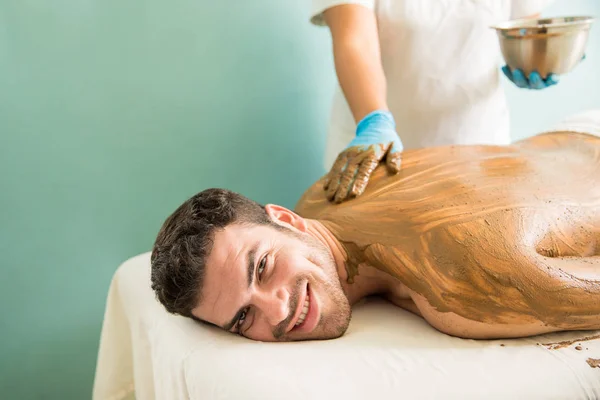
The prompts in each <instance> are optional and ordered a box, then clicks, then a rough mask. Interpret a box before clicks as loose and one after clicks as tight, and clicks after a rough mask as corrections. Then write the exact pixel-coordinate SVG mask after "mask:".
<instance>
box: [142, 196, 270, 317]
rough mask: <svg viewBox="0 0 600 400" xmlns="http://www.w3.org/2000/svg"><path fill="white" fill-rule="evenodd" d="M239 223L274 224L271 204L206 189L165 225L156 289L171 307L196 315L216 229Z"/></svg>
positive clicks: (156, 260) (157, 252)
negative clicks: (270, 212)
mask: <svg viewBox="0 0 600 400" xmlns="http://www.w3.org/2000/svg"><path fill="white" fill-rule="evenodd" d="M233 223H241V224H257V225H268V224H271V225H274V226H277V225H276V224H275V223H273V222H272V221H271V219H270V218H269V216H268V215H267V213H266V211H265V208H264V207H263V206H262V205H260V204H258V203H256V202H255V201H252V200H250V199H248V198H246V197H244V196H242V195H240V194H237V193H234V192H232V191H230V190H225V189H206V190H204V191H202V192H200V193H198V194H196V195H195V196H193V197H192V198H190V199H189V200H187V201H186V202H185V203H183V204H182V205H181V206H179V208H177V210H175V212H174V213H173V214H171V216H169V217H168V218H167V219H166V221H165V222H164V224H163V226H162V227H161V229H160V231H159V233H158V236H157V238H156V242H155V243H154V248H153V249H152V257H151V262H152V276H151V280H152V289H153V290H154V292H155V293H156V297H157V298H158V300H159V301H160V302H161V303H162V304H163V305H164V306H165V308H166V309H167V311H169V312H170V313H173V314H180V315H183V316H186V317H190V318H194V319H197V318H195V317H194V316H193V315H192V310H193V309H194V308H195V307H196V306H197V305H198V302H199V301H200V300H201V290H202V286H203V280H204V275H205V263H206V258H207V257H208V255H209V254H210V252H211V250H212V246H213V240H214V236H215V231H216V230H218V229H224V228H225V227H226V226H227V225H230V224H233Z"/></svg>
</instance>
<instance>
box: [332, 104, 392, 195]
mask: <svg viewBox="0 0 600 400" xmlns="http://www.w3.org/2000/svg"><path fill="white" fill-rule="evenodd" d="M402 149H403V146H402V142H401V141H400V138H399V137H398V134H397V133H396V124H395V122H394V117H393V116H392V114H391V113H390V112H389V111H374V112H372V113H370V114H368V115H367V116H366V117H364V118H363V119H362V120H361V121H360V122H359V123H358V126H357V127H356V137H355V138H354V139H353V140H352V141H351V142H350V144H349V145H348V147H346V149H345V150H344V151H342V152H341V153H340V155H339V156H338V158H337V159H336V161H335V163H334V164H333V167H332V168H331V171H329V174H328V175H327V178H326V180H325V186H324V188H325V191H326V195H327V198H328V199H329V200H330V201H335V202H336V203H341V202H343V201H344V200H347V199H350V198H353V197H356V196H360V195H361V194H362V193H363V192H364V191H365V188H366V187H367V183H368V182H369V178H370V177H371V174H372V173H373V171H374V170H375V167H377V165H378V164H379V163H380V162H381V161H382V160H383V159H384V158H385V163H386V165H387V167H388V170H389V171H390V172H392V173H397V172H398V171H399V170H400V155H401V152H402Z"/></svg>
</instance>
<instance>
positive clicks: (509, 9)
mask: <svg viewBox="0 0 600 400" xmlns="http://www.w3.org/2000/svg"><path fill="white" fill-rule="evenodd" d="M312 1H313V3H312V5H313V8H312V13H311V15H312V18H311V21H312V22H313V23H314V24H317V25H324V23H325V22H324V20H323V11H325V10H326V9H328V8H331V7H333V6H336V5H340V4H360V5H363V6H365V7H367V8H369V9H372V10H374V12H375V14H376V17H377V23H378V29H379V42H380V46H381V58H382V64H383V70H384V73H385V76H386V79H387V85H388V90H387V91H388V99H387V101H388V106H389V107H390V111H391V112H392V114H393V115H394V118H395V120H396V126H397V132H398V134H399V135H400V138H401V140H402V144H403V145H404V148H405V149H413V148H419V147H430V146H439V145H449V144H507V143H509V142H510V134H509V118H508V107H507V104H506V99H505V96H504V91H503V89H502V86H501V82H500V74H501V71H500V66H501V65H502V59H501V54H500V49H499V45H498V39H497V36H496V32H495V31H494V30H493V29H491V28H490V26H491V25H493V24H495V23H497V22H500V21H505V20H508V19H512V18H522V17H527V16H531V15H535V14H538V13H540V12H541V11H542V8H543V7H544V6H546V5H547V4H548V3H550V2H551V0H550V1H548V0H537V1H535V0H512V1H511V0H312ZM355 130H356V124H355V122H354V119H353V117H352V113H351V112H350V109H349V107H348V104H347V102H346V99H345V98H344V95H343V93H342V91H341V89H340V87H339V85H338V87H337V88H336V91H335V97H334V101H333V107H332V112H331V120H330V126H329V137H328V141H327V151H326V160H325V162H326V166H327V167H328V168H329V167H331V165H332V164H333V162H334V161H335V158H336V157H337V155H338V154H339V152H340V151H342V150H343V149H344V148H345V147H346V146H347V145H348V143H349V142H350V141H351V140H352V138H353V137H354V134H355Z"/></svg>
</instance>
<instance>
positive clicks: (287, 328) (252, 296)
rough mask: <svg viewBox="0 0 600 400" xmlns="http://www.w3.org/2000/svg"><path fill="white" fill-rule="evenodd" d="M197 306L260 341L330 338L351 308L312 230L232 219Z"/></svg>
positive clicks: (203, 314)
mask: <svg viewBox="0 0 600 400" xmlns="http://www.w3.org/2000/svg"><path fill="white" fill-rule="evenodd" d="M203 286H204V287H203V288H202V301H201V302H200V304H198V306H197V307H196V308H195V309H194V310H193V314H194V315H195V316H196V317H197V318H200V319H202V320H205V321H207V322H211V323H213V324H215V325H218V326H220V327H223V328H224V329H226V330H228V331H230V332H233V333H239V334H241V335H243V336H246V337H248V338H250V339H254V340H260V341H291V340H307V339H332V338H336V337H339V336H341V335H343V334H344V332H345V331H346V329H347V328H348V324H349V322H350V316H351V309H350V304H349V302H348V299H347V298H346V295H345V294H344V292H343V289H342V287H341V284H340V281H339V276H338V273H337V269H336V266H335V262H334V260H333V258H332V256H331V253H330V252H329V251H328V250H327V248H326V247H325V246H324V245H323V244H322V243H321V242H319V241H318V240H316V239H315V238H313V237H312V236H309V235H308V234H307V233H304V232H300V231H292V230H289V229H286V228H284V229H283V230H279V229H276V228H275V227H273V226H263V225H252V226H250V225H240V224H232V225H230V226H227V227H226V228H225V229H222V230H219V231H217V232H216V233H215V237H214V244H213V248H212V251H211V253H210V255H209V256H208V258H207V260H206V274H205V277H204V285H203Z"/></svg>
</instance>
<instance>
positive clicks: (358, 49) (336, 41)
mask: <svg viewBox="0 0 600 400" xmlns="http://www.w3.org/2000/svg"><path fill="white" fill-rule="evenodd" d="M324 17H325V22H327V25H328V26H329V29H330V31H331V37H332V40H333V54H334V60H335V70H336V73H337V77H338V80H339V82H340V86H341V88H342V91H343V92H344V96H345V97H346V101H347V102H348V105H349V106H350V110H351V111H352V115H353V116H354V120H355V121H356V122H357V123H358V122H359V121H360V120H362V119H363V118H364V117H365V116H366V115H367V114H369V113H370V112H372V111H375V110H385V111H387V110H388V106H387V101H386V97H387V85H386V80H385V75H384V73H383V67H382V66H381V53H380V50H379V35H378V31H377V20H376V18H375V13H374V12H373V11H372V10H370V9H368V8H366V7H364V6H361V5H357V4H343V5H339V6H336V7H332V8H330V9H328V10H326V11H325V13H324Z"/></svg>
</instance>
